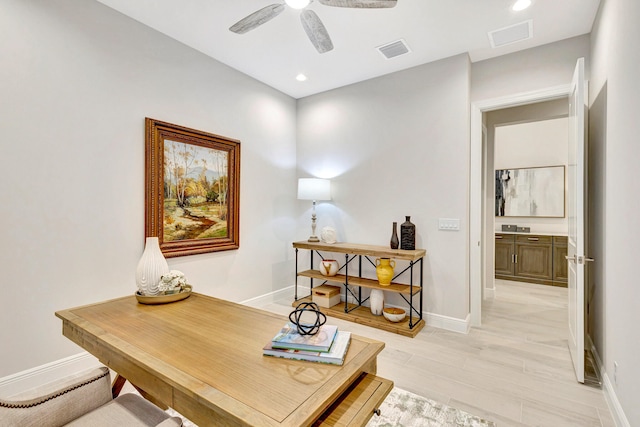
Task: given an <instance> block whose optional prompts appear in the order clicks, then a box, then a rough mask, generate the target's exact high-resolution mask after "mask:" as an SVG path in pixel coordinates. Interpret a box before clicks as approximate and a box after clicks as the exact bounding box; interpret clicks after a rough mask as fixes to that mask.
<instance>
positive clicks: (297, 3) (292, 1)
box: [285, 0, 311, 9]
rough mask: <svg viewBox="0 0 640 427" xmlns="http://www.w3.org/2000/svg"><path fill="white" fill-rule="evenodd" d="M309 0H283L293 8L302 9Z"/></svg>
mask: <svg viewBox="0 0 640 427" xmlns="http://www.w3.org/2000/svg"><path fill="white" fill-rule="evenodd" d="M310 2H311V0H285V3H286V4H288V5H289V7H291V8H293V9H304V8H305V7H307V6H309V3H310Z"/></svg>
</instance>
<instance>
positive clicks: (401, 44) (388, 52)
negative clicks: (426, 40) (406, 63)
mask: <svg viewBox="0 0 640 427" xmlns="http://www.w3.org/2000/svg"><path fill="white" fill-rule="evenodd" d="M376 49H378V51H379V52H380V53H381V54H382V55H383V56H384V57H385V58H387V59H391V58H395V57H396V56H400V55H404V54H405V53H409V52H411V50H410V49H409V46H407V43H406V42H405V41H404V40H403V39H400V40H397V41H395V42H391V43H387V44H384V45H382V46H378V47H377V48H376Z"/></svg>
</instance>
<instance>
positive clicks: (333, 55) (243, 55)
mask: <svg viewBox="0 0 640 427" xmlns="http://www.w3.org/2000/svg"><path fill="white" fill-rule="evenodd" d="M98 1H99V2H100V3H103V4H105V5H107V6H109V7H111V8H113V9H116V10H118V11H120V12H122V13H123V14H125V15H128V16H130V17H132V18H133V19H136V20H137V21H139V22H142V23H143V24H146V25H148V26H149V27H152V28H154V29H156V30H158V31H160V32H161V33H164V34H166V35H168V36H169V37H172V38H174V39H176V40H178V41H180V42H182V43H184V44H186V45H188V46H191V47H193V48H194V49H197V50H199V51H200V52H202V53H204V54H206V55H209V56H211V57H213V58H215V59H217V60H218V61H221V62H223V63H225V64H227V65H229V66H231V67H233V68H235V69H237V70H239V71H241V72H243V73H245V74H248V75H250V76H252V77H254V78H255V79H257V80H260V81H262V82H264V83H266V84H268V85H269V86H272V87H274V88H276V89H278V90H280V91H282V92H284V93H286V94H288V95H290V96H292V97H294V98H302V97H304V96H308V95H312V94H315V93H319V92H324V91H327V90H330V89H334V88H336V87H340V86H344V85H347V84H351V83H355V82H358V81H362V80H366V79H370V78H373V77H377V76H380V75H384V74H388V73H392V72H395V71H399V70H402V69H406V68H409V67H414V66H416V65H420V64H424V63H427V62H432V61H436V60H438V59H442V58H447V57H450V56H453V55H457V54H460V53H464V52H469V55H470V57H471V61H473V62H476V61H481V60H483V59H488V58H492V57H495V56H500V55H504V54H507V53H512V52H515V51H518V50H523V49H528V48H531V47H534V46H540V45H543V44H547V43H551V42H554V41H557V40H562V39H566V38H569V37H574V36H578V35H582V34H586V33H589V32H590V31H591V26H592V24H593V21H594V18H595V15H596V12H597V10H598V5H599V3H600V0H533V4H532V6H531V7H530V8H528V9H526V10H524V11H521V12H514V11H512V10H511V6H512V4H513V3H514V2H515V0H398V4H397V6H396V7H395V8H392V9H346V8H338V7H329V6H324V5H322V4H320V3H318V2H317V1H316V2H313V1H312V3H311V4H310V5H309V6H308V7H309V8H311V9H312V10H314V11H315V12H316V13H317V14H318V16H319V17H320V19H321V20H322V21H323V23H324V25H325V27H326V28H327V31H328V32H329V34H330V36H331V39H332V40H333V44H334V49H333V50H332V51H330V52H327V53H324V54H319V53H318V52H317V51H316V50H315V48H314V47H313V45H312V44H311V43H310V42H309V40H308V39H307V36H306V34H305V33H304V30H303V29H302V25H301V24H300V19H299V16H298V15H299V14H300V11H298V10H294V9H291V8H289V7H287V8H286V9H285V11H284V12H283V13H282V14H280V15H279V16H277V17H276V18H274V19H273V20H271V21H269V22H267V23H265V24H263V25H262V26H260V27H258V28H256V29H255V30H253V31H250V32H248V33H246V34H243V35H239V34H235V33H232V32H230V31H229V27H230V26H231V25H233V24H234V23H235V22H237V21H238V20H240V19H242V18H244V17H245V16H247V15H249V14H250V13H253V12H255V11H256V10H258V9H260V8H262V7H264V6H267V5H269V4H273V3H274V2H275V3H278V2H279V1H278V0H180V1H176V0H135V1H131V0H98ZM529 19H532V20H533V38H531V39H529V40H525V41H521V42H517V43H514V44H511V45H507V46H503V47H500V48H497V49H492V48H491V45H490V42H489V38H488V36H487V33H488V32H490V31H493V30H496V29H499V28H503V27H507V26H509V25H513V24H517V23H520V22H523V21H526V20H529ZM398 39H404V40H405V41H406V43H407V44H408V45H409V48H410V49H411V53H409V54H407V55H403V56H399V57H396V58H393V59H391V60H387V59H385V58H384V57H383V56H382V55H381V54H380V53H379V52H378V51H377V49H375V48H376V47H377V46H380V45H383V44H386V43H389V42H393V41H396V40H398ZM299 73H304V74H305V75H307V77H308V80H307V81H305V82H298V81H297V80H296V79H295V77H296V75H298V74H299Z"/></svg>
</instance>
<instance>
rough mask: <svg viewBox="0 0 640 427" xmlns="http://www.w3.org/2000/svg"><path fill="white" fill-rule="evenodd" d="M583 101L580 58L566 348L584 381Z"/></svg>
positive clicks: (573, 107) (572, 109) (572, 114)
mask: <svg viewBox="0 0 640 427" xmlns="http://www.w3.org/2000/svg"><path fill="white" fill-rule="evenodd" d="M585 111H586V104H585V82H584V58H580V59H579V60H578V63H577V64H576V71H575V73H574V75H573V81H572V83H571V93H570V94H569V159H568V168H567V180H568V187H569V188H568V190H569V192H568V201H569V203H568V222H569V239H568V242H569V246H568V249H567V262H568V270H569V350H570V352H571V358H572V359H573V366H574V369H575V371H576V378H577V379H578V381H579V382H581V383H583V382H584V333H585V331H584V325H585V292H584V283H585V280H584V270H585V268H584V267H585V259H586V258H585V254H584V251H585V206H586V205H587V201H586V193H585V182H586V175H587V170H586V168H585V164H586V150H585V129H586V115H585Z"/></svg>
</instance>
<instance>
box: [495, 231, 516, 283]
mask: <svg viewBox="0 0 640 427" xmlns="http://www.w3.org/2000/svg"><path fill="white" fill-rule="evenodd" d="M514 248H515V244H514V243H513V236H508V237H507V238H506V239H505V238H504V237H503V236H501V235H496V249H495V258H496V259H495V274H496V276H498V275H500V276H513V273H514V271H513V266H514V264H513V255H514V253H515V252H514Z"/></svg>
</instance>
